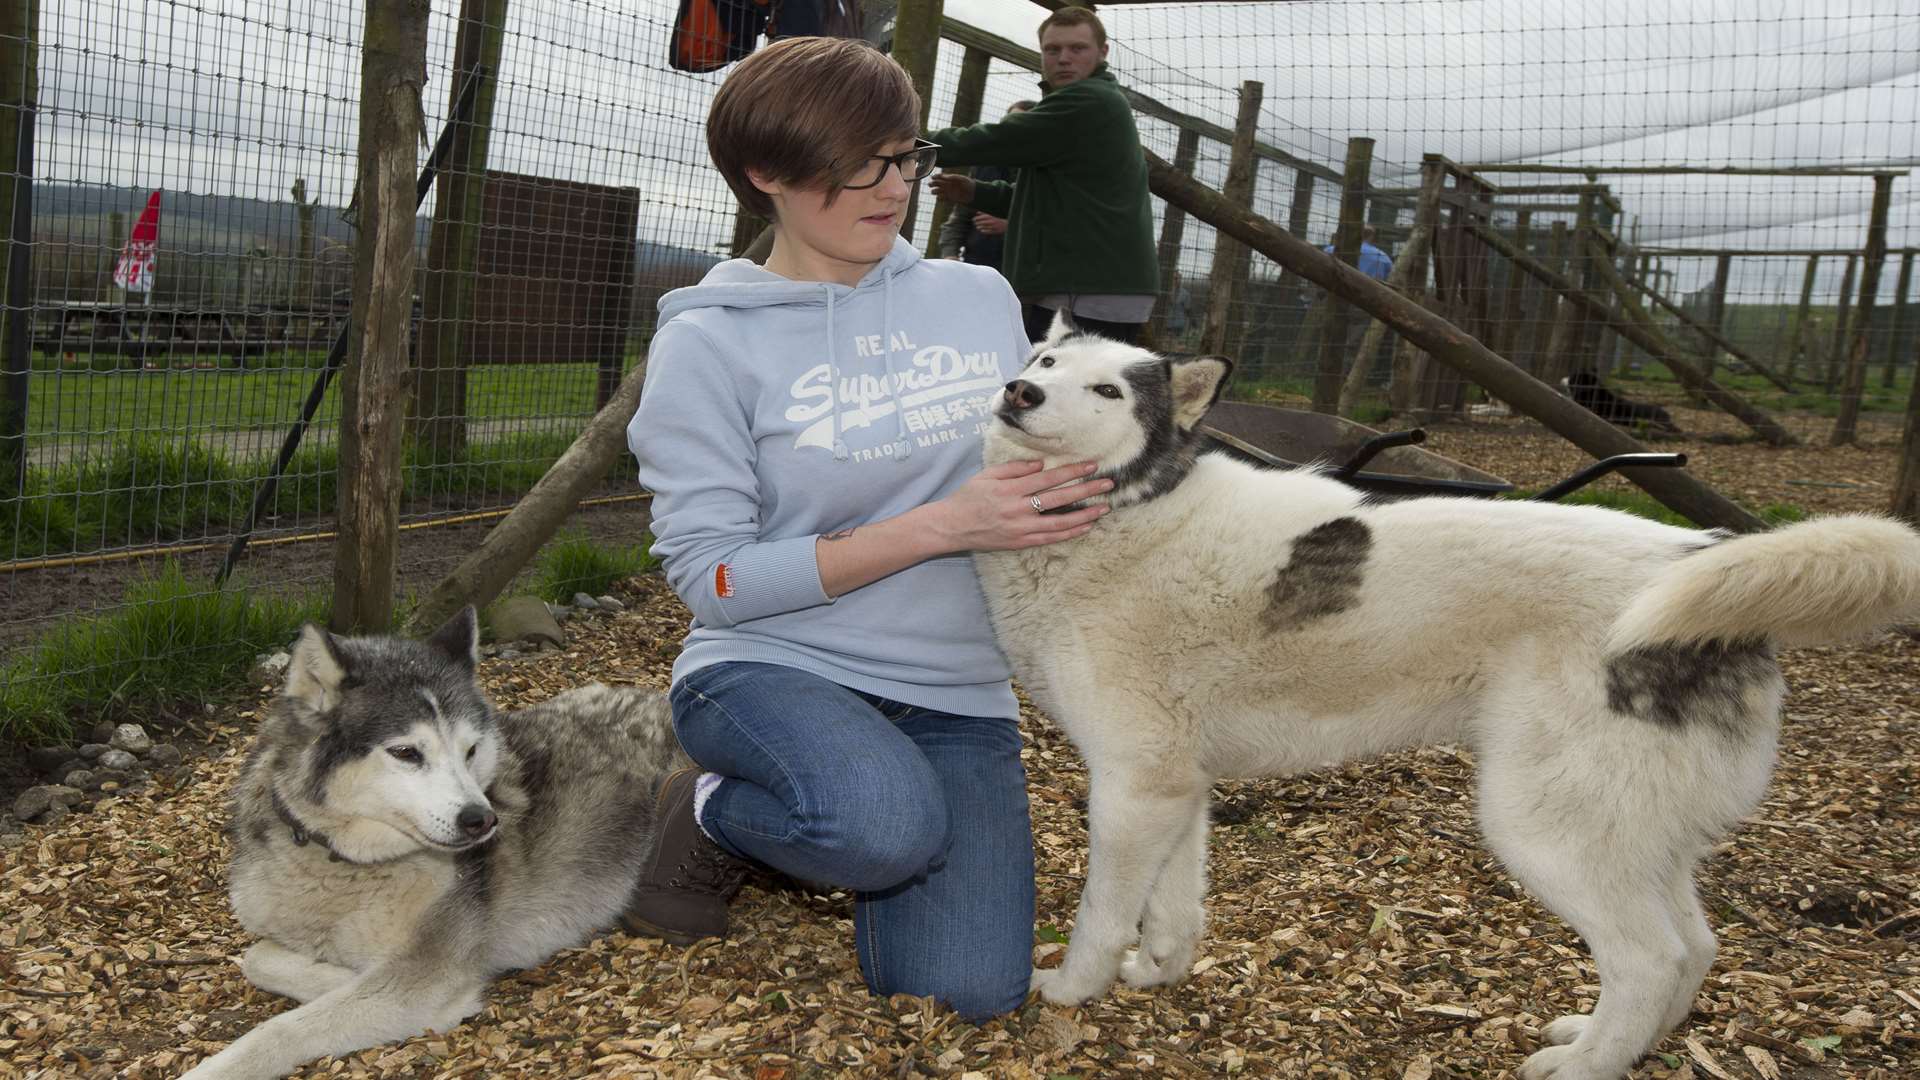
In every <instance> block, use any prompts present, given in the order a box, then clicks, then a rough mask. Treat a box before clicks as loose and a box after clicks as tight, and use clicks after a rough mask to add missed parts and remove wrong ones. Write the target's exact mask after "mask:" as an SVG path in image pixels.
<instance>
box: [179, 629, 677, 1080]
mask: <svg viewBox="0 0 1920 1080" xmlns="http://www.w3.org/2000/svg"><path fill="white" fill-rule="evenodd" d="M476 631H477V627H476V626H475V621H474V613H473V609H472V608H468V609H466V610H465V611H463V612H461V613H460V614H459V615H458V616H456V617H455V618H454V619H453V621H451V622H449V623H448V624H447V625H446V626H445V627H443V628H441V629H440V630H439V631H437V632H436V633H435V634H434V635H433V636H432V638H430V639H429V640H427V641H407V640H403V639H400V638H389V637H366V638H336V637H334V636H333V635H331V634H328V633H327V632H326V631H324V630H321V629H319V628H317V627H313V626H309V627H307V628H306V629H305V630H304V631H303V632H302V634H301V637H300V641H299V644H298V645H296V646H295V647H294V650H293V658H292V663H291V664H290V665H289V666H288V671H287V684H286V689H285V692H284V693H283V695H282V696H281V697H280V699H279V700H278V701H277V702H276V703H275V705H274V710H273V713H272V715H271V716H269V717H268V719H267V720H266V721H265V722H264V723H263V724H262V725H261V729H260V735H259V738H258V739H257V741H256V742H255V744H254V747H253V751H252V753H251V754H250V755H249V756H248V758H247V762H246V765H245V766H244V767H243V768H242V770H241V773H240V777H239V780H238V781H237V783H236V785H235V788H234V795H233V821H232V824H231V826H230V831H231V834H232V840H233V845H234V856H233V867H232V881H231V891H232V898H233V909H234V913H235V914H236V915H237V916H238V917H239V919H240V922H241V924H242V925H244V926H245V927H246V928H247V929H248V930H250V931H252V932H253V933H254V934H257V935H258V936H259V938H260V941H259V942H258V943H257V944H255V945H254V946H253V947H252V948H250V949H248V950H247V954H246V958H245V959H244V960H243V961H242V962H241V970H242V971H243V972H244V973H245V974H246V976H247V978H248V979H249V980H250V981H252V982H253V984H254V985H256V986H258V987H260V988H261V989H263V990H266V991H269V992H271V993H275V994H283V995H285V996H287V997H290V998H293V999H294V1000H295V1001H298V1002H300V1003H301V1005H300V1006H299V1007H298V1008H296V1009H293V1010H292V1011H290V1012H285V1013H281V1014H280V1015H279V1016H276V1017H274V1018H273V1019H271V1020H268V1021H267V1022H266V1023H264V1024H261V1025H260V1026H259V1027H257V1028H254V1029H253V1030H252V1031H250V1032H248V1033H247V1034H246V1035H244V1036H242V1037H241V1038H240V1039H239V1040H237V1041H236V1042H234V1043H233V1045H231V1046H229V1047H227V1048H226V1049H225V1050H222V1051H220V1052H219V1053H218V1054H215V1055H214V1056H212V1057H210V1058H208V1059H207V1060H206V1061H203V1062H201V1063H200V1065H199V1067H197V1068H195V1069H194V1070H193V1071H192V1072H190V1073H188V1074H187V1076H188V1077H189V1078H191V1080H215V1078H219V1080H241V1078H244V1080H264V1078H266V1077H277V1076H285V1075H286V1074H287V1073H289V1072H292V1071H293V1070H294V1069H295V1068H297V1067H299V1066H300V1065H301V1064H303V1063H305V1062H307V1061H311V1060H312V1059H314V1058H317V1057H322V1056H325V1055H329V1054H334V1055H338V1054H345V1053H349V1052H352V1051H354V1050H360V1049H364V1048H366V1047H369V1046H375V1045H378V1044H380V1043H383V1042H391V1041H394V1040H397V1039H404V1038H408V1037H410V1036H413V1035H418V1034H420V1033H421V1032H424V1031H426V1030H428V1029H433V1030H436V1031H445V1030H447V1029H449V1028H451V1027H453V1026H454V1025H456V1024H458V1023H460V1021H461V1020H463V1019H465V1018H466V1017H468V1016H470V1015H472V1014H473V1013H475V1012H478V1011H479V1009H480V1007H481V1004H482V996H483V994H484V993H485V991H486V987H487V983H488V981H489V980H491V979H492V978H493V977H494V976H496V975H499V974H500V973H502V972H504V971H508V970H511V969H514V968H523V967H534V966H536V965H538V964H541V963H544V962H545V961H546V960H547V958H548V957H550V956H552V955H553V954H554V953H555V952H557V951H558V950H560V949H564V948H568V947H570V946H573V945H578V944H580V943H581V942H583V941H585V940H586V939H587V938H588V937H590V936H591V935H592V934H593V933H594V932H595V931H597V930H600V929H603V928H605V927H607V926H610V925H612V923H613V922H614V919H615V918H616V917H617V916H618V915H619V913H620V911H621V910H622V908H624V907H625V905H626V903H627V899H628V893H629V892H630V891H631V890H632V888H633V884H634V881H635V879H636V878H637V877H638V876H639V872H640V866H641V862H642V859H641V856H642V854H643V853H644V852H645V851H647V850H648V848H649V846H650V845H651V843H652V837H653V833H654V822H653V799H652V791H653V786H654V783H655V781H656V780H658V779H659V778H660V777H662V776H664V775H666V774H667V773H668V772H669V771H671V770H672V769H674V768H676V767H679V766H683V765H686V764H688V762H687V759H686V757H685V755H684V754H682V753H681V752H680V747H679V744H678V742H676V741H675V739H674V736H673V728H672V725H671V724H670V722H669V720H668V710H667V704H666V695H664V694H661V693H659V692H657V691H650V690H640V689H633V688H612V687H606V686H588V687H583V688H581V689H578V690H572V691H569V692H567V693H564V694H561V695H559V696H557V697H554V698H552V699H551V700H548V701H546V702H543V703H541V704H540V705H537V706H534V707H533V708H530V709H523V710H521V711H519V712H513V713H505V714H497V713H495V712H494V710H493V707H492V706H491V705H490V704H489V703H488V701H487V699H486V696H485V694H483V693H482V692H481V690H480V687H479V685H478V684H477V683H476V682H475V680H474V665H475V662H476V660H477V659H478V656H477V653H476V651H475V637H476Z"/></svg>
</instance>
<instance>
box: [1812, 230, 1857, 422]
mask: <svg viewBox="0 0 1920 1080" xmlns="http://www.w3.org/2000/svg"><path fill="white" fill-rule="evenodd" d="M1859 269H1860V256H1858V255H1849V256H1847V270H1846V273H1844V274H1841V275H1840V298H1839V299H1838V300H1836V301H1834V304H1833V337H1832V340H1831V342H1830V343H1829V344H1828V346H1827V358H1826V359H1827V362H1826V368H1825V370H1824V371H1823V372H1822V374H1821V377H1820V381H1821V387H1822V388H1823V389H1824V390H1826V392H1827V393H1829V394H1834V393H1838V392H1839V390H1840V358H1841V357H1842V356H1844V355H1846V351H1847V326H1848V323H1849V320H1850V318H1851V316H1852V314H1853V278H1854V274H1855V273H1856V272H1857V271H1858V270H1859Z"/></svg>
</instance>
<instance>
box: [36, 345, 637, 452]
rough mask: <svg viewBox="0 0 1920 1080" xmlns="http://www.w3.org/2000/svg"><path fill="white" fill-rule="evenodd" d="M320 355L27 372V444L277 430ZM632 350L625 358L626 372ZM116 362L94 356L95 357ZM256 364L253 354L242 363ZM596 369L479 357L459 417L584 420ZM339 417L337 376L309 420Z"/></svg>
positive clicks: (295, 410) (309, 383) (299, 399)
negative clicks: (242, 367) (199, 365)
mask: <svg viewBox="0 0 1920 1080" xmlns="http://www.w3.org/2000/svg"><path fill="white" fill-rule="evenodd" d="M325 358H326V354H325V352H295V353H283V354H275V355H274V356H271V357H267V358H264V363H265V364H269V365H272V366H270V367H262V368H261V369H260V370H249V371H238V370H235V369H234V368H232V367H226V368H221V369H217V370H196V369H193V368H192V367H191V363H192V362H193V361H195V360H199V361H207V362H212V361H214V360H215V359H216V358H215V357H212V356H203V357H177V358H175V361H176V363H178V364H183V365H186V366H176V367H173V368H169V369H168V370H164V371H134V370H126V371H105V372H100V371H90V370H86V369H76V368H62V369H48V370H36V371H35V373H34V376H33V384H32V386H33V390H32V395H31V399H30V400H29V402H28V408H27V431H28V432H29V433H30V434H29V437H28V442H29V444H30V445H33V446H40V445H43V444H45V443H48V442H54V441H60V442H72V441H77V440H84V439H88V438H100V437H102V436H112V435H116V434H118V435H125V434H127V433H130V432H140V433H146V434H154V435H165V434H169V433H183V432H189V431H191V432H196V433H199V432H206V431H252V430H256V429H262V428H279V429H284V428H285V427H287V426H288V425H290V424H291V423H292V422H293V421H294V419H295V418H296V417H298V416H299V415H300V408H301V406H302V404H304V403H305V401H306V399H307V394H308V392H309V391H311V390H312V388H313V380H314V377H315V375H317V374H318V370H319V368H320V366H321V365H322V363H324V361H325ZM635 359H637V357H634V358H629V359H628V361H627V364H626V368H627V369H631V367H632V365H633V362H634V360H635ZM108 360H117V358H111V357H109V358H104V359H103V360H102V362H103V363H104V362H106V361H108ZM248 362H249V363H252V364H261V363H263V360H262V358H254V359H252V360H249V361H248ZM598 379H599V373H598V369H597V367H596V366H595V365H593V364H487V365H482V366H479V367H475V368H473V369H471V370H470V371H468V373H467V417H468V419H470V420H479V421H486V420H494V421H512V420H528V419H534V418H543V417H572V416H580V417H585V416H588V415H591V414H592V412H593V408H594V391H595V388H596V386H597V385H598ZM339 420H340V382H339V380H338V379H337V378H336V379H335V380H334V382H333V383H332V385H330V386H328V387H327V392H326V395H325V396H324V397H322V398H321V399H320V408H319V411H318V412H317V413H316V414H315V416H314V423H315V424H316V425H321V426H325V425H330V424H337V423H338V422H339Z"/></svg>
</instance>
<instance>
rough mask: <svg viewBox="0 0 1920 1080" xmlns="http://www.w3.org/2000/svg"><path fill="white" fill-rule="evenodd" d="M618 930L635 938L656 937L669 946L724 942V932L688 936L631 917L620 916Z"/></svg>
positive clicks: (684, 933)
mask: <svg viewBox="0 0 1920 1080" xmlns="http://www.w3.org/2000/svg"><path fill="white" fill-rule="evenodd" d="M620 929H622V930H625V931H626V932H627V933H629V934H632V935H633V936H635V937H657V938H659V939H660V940H662V941H664V942H666V943H667V944H669V945H680V946H687V945H697V944H699V943H700V942H702V941H725V940H726V938H727V935H726V933H725V931H722V932H721V933H718V934H689V933H687V932H686V931H684V930H669V929H667V928H666V927H664V926H655V925H654V924H652V923H650V922H648V921H646V920H645V919H641V918H636V917H634V916H632V915H622V916H620Z"/></svg>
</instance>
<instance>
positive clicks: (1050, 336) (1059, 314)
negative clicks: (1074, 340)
mask: <svg viewBox="0 0 1920 1080" xmlns="http://www.w3.org/2000/svg"><path fill="white" fill-rule="evenodd" d="M1076 330H1078V327H1076V326H1074V325H1073V316H1072V315H1069V314H1067V309H1066V308H1061V309H1060V310H1058V311H1056V312H1054V313H1053V324H1052V325H1050V326H1048V327H1047V336H1046V337H1044V338H1042V339H1041V341H1040V344H1041V345H1058V344H1060V343H1061V342H1062V341H1065V340H1066V339H1067V338H1068V337H1069V336H1071V335H1072V334H1073V333H1074V332H1075V331H1076Z"/></svg>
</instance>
